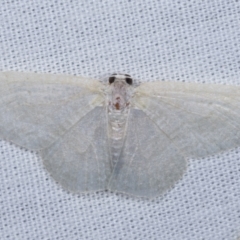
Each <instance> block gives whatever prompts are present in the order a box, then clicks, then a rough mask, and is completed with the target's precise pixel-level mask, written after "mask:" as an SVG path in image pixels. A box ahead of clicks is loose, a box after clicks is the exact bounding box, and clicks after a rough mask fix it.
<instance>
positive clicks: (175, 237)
mask: <svg viewBox="0 0 240 240" xmlns="http://www.w3.org/2000/svg"><path fill="white" fill-rule="evenodd" d="M0 22H1V24H0V70H1V71H6V70H16V71H33V72H50V73H67V74H75V75H84V76H90V77H95V78H101V76H103V75H105V74H109V73H113V72H115V71H120V72H124V73H128V74H131V75H132V76H133V77H134V78H136V79H139V80H141V81H155V80H166V79H167V80H172V81H182V82H184V81H185V82H199V83H216V84H232V85H240V45H239V39H240V27H239V26H240V2H239V1H238V0H227V1H226V0H213V1H206V0H205V1H204V0H203V1H197V0H182V1H173V0H147V1H144V0H120V1H114V0H100V1H85V0H68V1H63V0H60V1H57V0H32V1H28V0H13V1H7V0H2V1H1V2H0ZM239 238H240V148H239V149H238V148H236V149H232V150H230V151H227V152H224V153H221V154H218V155H214V156H210V157H206V158H204V159H191V160H190V161H189V167H188V170H187V172H186V174H185V175H184V177H183V178H182V180H181V181H180V182H178V183H177V184H176V185H175V187H174V188H173V189H172V190H171V191H169V192H167V193H166V194H164V195H163V196H160V197H158V198H156V199H151V200H147V199H139V198H134V197H129V196H127V195H124V194H120V193H119V194H116V193H111V192H107V191H105V192H104V191H103V192H96V193H90V194H79V195H77V194H71V193H69V192H67V191H65V190H63V189H62V188H61V186H60V185H58V184H57V183H56V182H55V181H54V180H52V178H50V176H49V174H48V173H47V172H46V171H45V169H44V167H43V164H42V161H41V159H40V157H39V155H38V153H36V152H33V151H28V150H26V149H24V148H20V147H18V146H16V145H14V144H11V143H9V142H6V141H4V140H1V141H0V239H3V240H8V239H9V240H15V239H18V240H22V239H23V240H28V239H29V240H32V239H34V240H38V239H41V240H57V239H58V240H65V239H66V240H67V239H71V240H79V239H81V240H85V239H96V240H97V239H104V240H112V239H116V240H120V239H121V240H125V239H136V240H141V239H144V240H146V239H152V240H153V239H156V240H169V239H171V240H188V239H189V240H195V239H196V240H199V239H205V240H237V239H239Z"/></svg>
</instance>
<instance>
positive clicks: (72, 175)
mask: <svg viewBox="0 0 240 240" xmlns="http://www.w3.org/2000/svg"><path fill="white" fill-rule="evenodd" d="M106 133H107V116H106V111H105V108H104V107H96V108H94V109H93V110H92V111H90V112H89V113H88V114H86V115H85V116H84V117H83V118H82V119H81V120H80V121H79V122H77V123H76V124H75V125H74V126H73V127H72V128H71V129H70V130H69V131H68V132H66V133H65V134H64V135H63V136H62V137H61V138H59V139H58V140H57V141H56V142H54V143H53V144H52V145H51V146H50V147H48V148H45V149H43V150H41V151H40V154H41V156H42V158H43V163H44V166H45V168H46V169H47V170H48V171H49V172H50V174H51V176H52V177H53V178H54V179H55V180H56V181H57V182H59V183H60V184H61V185H62V186H63V187H64V188H65V189H67V190H69V191H72V192H88V191H96V190H104V189H107V183H108V181H109V177H110V173H111V167H110V166H111V165H110V158H109V152H108V150H109V148H108V137H107V134H106Z"/></svg>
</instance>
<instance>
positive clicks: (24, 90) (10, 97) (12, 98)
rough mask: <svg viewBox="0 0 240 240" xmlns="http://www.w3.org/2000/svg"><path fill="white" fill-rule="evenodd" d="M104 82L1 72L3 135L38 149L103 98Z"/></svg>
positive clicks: (0, 99) (0, 104)
mask: <svg viewBox="0 0 240 240" xmlns="http://www.w3.org/2000/svg"><path fill="white" fill-rule="evenodd" d="M101 87H102V86H101V83H99V82H97V81H95V80H92V79H88V78H83V77H73V76H67V75H54V74H35V73H20V72H2V73H0V138H4V139H6V140H9V141H12V142H14V143H16V144H18V145H20V146H23V147H26V148H29V149H34V150H39V149H42V148H45V147H47V146H49V145H50V144H51V143H53V142H54V141H56V140H57V139H58V138H59V136H61V135H62V134H64V133H65V132H66V131H67V130H68V129H69V128H71V127H72V126H73V125H74V124H75V123H76V122H77V121H79V119H81V118H82V117H83V116H84V115H85V114H87V113H88V112H89V111H90V110H91V109H93V108H94V107H95V106H99V105H101V104H102V102H103V100H104V99H103V96H102V95H101V93H102V90H101Z"/></svg>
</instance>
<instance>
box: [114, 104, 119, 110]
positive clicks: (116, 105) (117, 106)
mask: <svg viewBox="0 0 240 240" xmlns="http://www.w3.org/2000/svg"><path fill="white" fill-rule="evenodd" d="M114 106H115V108H116V109H117V110H119V109H120V104H119V103H118V102H117V103H116V104H115V105H114Z"/></svg>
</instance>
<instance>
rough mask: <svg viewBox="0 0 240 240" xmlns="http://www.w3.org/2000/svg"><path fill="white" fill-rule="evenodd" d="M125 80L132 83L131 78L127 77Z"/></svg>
mask: <svg viewBox="0 0 240 240" xmlns="http://www.w3.org/2000/svg"><path fill="white" fill-rule="evenodd" d="M125 80H126V83H127V84H129V85H132V82H133V80H132V78H129V77H127V78H126V79H125Z"/></svg>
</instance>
